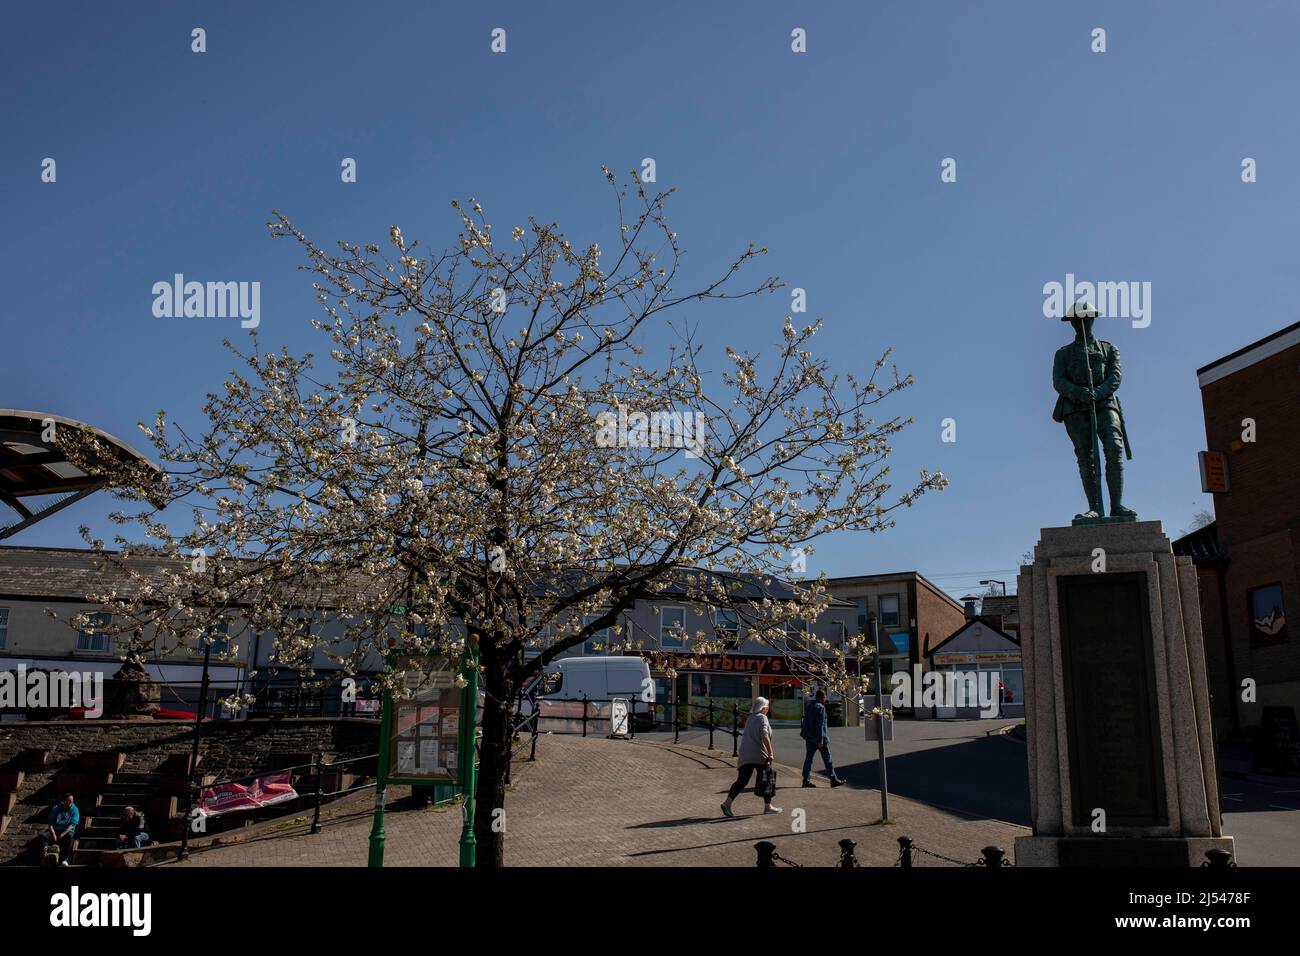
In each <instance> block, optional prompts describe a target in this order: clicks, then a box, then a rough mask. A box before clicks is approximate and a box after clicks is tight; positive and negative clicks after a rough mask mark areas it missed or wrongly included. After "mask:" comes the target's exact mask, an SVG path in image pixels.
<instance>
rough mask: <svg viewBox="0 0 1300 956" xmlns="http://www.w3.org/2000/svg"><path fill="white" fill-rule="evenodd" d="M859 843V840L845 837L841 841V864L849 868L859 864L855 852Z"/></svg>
mask: <svg viewBox="0 0 1300 956" xmlns="http://www.w3.org/2000/svg"><path fill="white" fill-rule="evenodd" d="M857 845H858V841H857V840H849V839H844V840H841V841H840V866H842V867H845V868H848V867H854V866H857V865H858V858H857V856H855V855H854V853H853V851H854V849H855V848H856V847H857Z"/></svg>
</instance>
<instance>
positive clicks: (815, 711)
mask: <svg viewBox="0 0 1300 956" xmlns="http://www.w3.org/2000/svg"><path fill="white" fill-rule="evenodd" d="M799 736H800V737H802V738H803V742H804V755H803V785H804V786H805V787H815V786H817V784H815V783H813V782H812V762H813V754H815V753H817V752H818V751H820V752H821V755H822V763H824V764H825V765H826V772H827V773H828V774H830V778H831V786H832V787H838V786H840V785H841V784H842V783H844V781H843V780H841V779H840V778H839V777H837V776H836V775H835V763H834V761H832V760H831V736H830V727H829V723H828V722H827V720H826V691H824V690H819V691H818V692H817V696H816V698H814V700H813V702H812V703H811V704H809V705H808V708H807V709H806V710H805V711H804V712H803V723H802V724H801V726H800V727H799Z"/></svg>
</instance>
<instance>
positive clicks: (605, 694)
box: [522, 657, 655, 731]
mask: <svg viewBox="0 0 1300 956" xmlns="http://www.w3.org/2000/svg"><path fill="white" fill-rule="evenodd" d="M539 680H540V685H537V684H536V683H534V685H532V686H531V687H530V688H529V690H527V691H525V699H524V701H523V704H522V713H523V716H525V717H527V716H528V715H530V714H531V713H532V705H531V703H530V702H529V699H528V695H529V694H530V692H531V691H532V690H534V689H535V690H536V692H537V700H538V702H539V704H540V709H541V714H542V718H543V720H544V722H547V721H548V720H549V718H552V717H555V718H560V717H568V718H572V717H573V716H574V715H575V714H576V715H577V717H578V720H579V721H581V711H582V703H581V701H582V700H583V698H584V697H585V698H586V699H587V700H588V701H590V703H589V704H588V711H587V713H588V716H589V717H591V718H593V719H594V718H596V717H598V716H599V717H600V718H603V719H608V718H609V701H611V700H613V699H614V698H616V697H620V698H623V699H624V700H626V701H627V702H628V705H629V709H630V710H631V711H632V712H633V713H634V714H635V715H636V724H637V726H638V727H640V726H645V725H648V724H652V723H653V722H654V703H655V682H654V681H653V680H652V679H651V678H650V665H649V663H647V662H646V659H645V658H644V657H566V658H562V659H561V660H558V661H552V662H551V663H550V664H548V665H547V666H546V670H545V671H544V672H543V674H542V676H541V677H540V678H539ZM561 702H565V703H567V704H569V705H570V706H560V705H561ZM574 707H576V708H577V709H576V710H574ZM570 711H573V713H570ZM541 729H542V730H543V731H544V730H547V729H551V728H548V727H546V726H542V727H541ZM566 729H567V728H566Z"/></svg>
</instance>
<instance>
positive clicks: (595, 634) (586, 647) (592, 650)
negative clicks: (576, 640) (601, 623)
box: [582, 614, 609, 654]
mask: <svg viewBox="0 0 1300 956" xmlns="http://www.w3.org/2000/svg"><path fill="white" fill-rule="evenodd" d="M601 617H602V615H600V614H587V615H585V616H584V617H583V619H582V626H583V627H584V628H585V627H588V626H589V625H591V624H593V623H595V622H596V621H598V620H599V619H600V618H601ZM582 653H584V654H608V653H609V628H607V627H602V628H601V629H600V630H598V631H592V632H591V636H590V637H588V638H587V639H586V640H585V641H583V643H582Z"/></svg>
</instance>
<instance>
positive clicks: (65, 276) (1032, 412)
mask: <svg viewBox="0 0 1300 956" xmlns="http://www.w3.org/2000/svg"><path fill="white" fill-rule="evenodd" d="M300 6H301V10H295V9H292V8H291V7H290V5H288V4H266V3H221V4H216V3H157V4H148V3H132V4H124V5H112V6H111V7H110V5H106V4H87V3H71V4H60V5H58V7H57V9H51V8H50V5H43V7H42V9H40V10H26V11H21V12H20V11H15V10H14V9H12V8H10V9H7V10H6V11H5V18H6V21H7V23H6V25H5V29H4V30H2V31H0V71H3V74H4V88H5V89H6V90H7V91H8V94H7V95H6V96H5V98H4V99H5V101H6V102H5V106H4V107H3V110H4V136H3V137H2V138H0V182H2V183H3V184H4V186H3V205H4V210H5V217H4V218H5V228H4V229H3V238H2V239H0V242H3V249H4V255H3V257H2V261H3V262H4V263H5V271H4V279H5V288H6V292H7V299H8V301H7V303H6V308H5V310H4V315H3V317H2V318H0V323H3V332H4V337H3V342H4V345H3V348H2V351H3V352H4V353H5V361H4V362H3V363H2V367H3V368H4V379H3V387H0V406H6V407H18V408H29V409H37V410H41V411H51V412H55V413H58V414H62V415H66V416H70V417H73V418H79V419H84V420H87V421H90V422H92V423H94V424H96V425H98V426H99V427H101V428H103V429H105V430H107V431H109V432H112V433H114V434H116V435H118V436H119V437H121V438H123V439H125V440H126V441H128V442H131V443H133V444H136V445H138V446H141V447H143V445H144V440H143V438H142V437H141V436H139V435H138V433H137V431H136V427H135V424H136V422H137V421H140V420H151V419H152V417H153V414H154V412H155V411H156V410H158V409H159V408H165V409H167V411H168V412H169V414H171V415H173V416H175V417H176V418H178V419H180V420H181V421H193V420H194V416H195V413H196V412H197V410H198V408H199V406H200V405H201V402H202V398H203V395H204V393H206V392H207V391H208V390H209V389H213V388H217V387H219V385H220V382H221V381H222V379H223V377H224V373H225V372H226V371H227V370H228V369H229V368H230V367H231V365H232V359H231V356H230V355H229V353H227V352H226V351H225V350H224V349H223V348H222V346H221V340H222V338H223V337H226V336H230V337H232V338H234V339H239V338H240V337H241V336H246V334H247V333H244V332H242V331H241V330H240V329H239V327H238V321H237V320H220V319H159V318H155V317H154V316H153V314H152V311H151V305H152V301H153V297H152V294H151V291H150V290H151V288H152V285H153V283H155V282H157V281H160V280H170V278H171V276H172V275H173V274H174V273H176V272H182V273H184V274H186V276H187V277H189V278H194V279H200V280H223V281H225V280H249V281H252V280H256V281H260V282H261V284H262V322H261V328H260V329H259V336H260V337H261V339H262V341H263V343H264V344H265V345H266V346H278V345H279V344H281V343H284V344H288V345H289V346H290V347H291V348H292V349H294V350H295V351H304V350H306V349H309V348H316V349H318V350H319V347H320V342H319V339H318V336H317V334H316V333H314V332H312V331H311V330H310V328H309V327H308V321H309V319H310V318H312V317H315V316H316V315H318V314H319V313H318V312H317V306H316V305H315V303H314V302H313V300H312V296H311V290H310V284H309V282H308V281H307V280H306V277H305V276H304V275H303V274H302V273H300V272H298V271H297V270H296V268H295V266H296V265H297V263H298V262H299V261H300V256H299V255H298V252H297V250H296V248H295V247H293V246H291V245H290V244H288V243H283V242H272V241H271V239H270V238H269V237H268V234H267V230H266V227H265V225H264V224H265V221H266V220H267V218H268V217H269V215H270V211H271V210H272V208H276V209H279V210H281V211H283V212H285V213H287V214H288V215H290V216H291V217H292V218H293V219H294V221H295V222H296V224H297V225H298V226H299V227H300V228H302V229H304V230H305V231H306V232H307V233H308V234H309V235H311V236H313V237H314V238H316V239H318V240H319V241H324V242H332V241H333V240H334V239H338V238H346V239H349V240H353V241H358V242H367V241H371V240H373V241H377V242H382V241H383V240H384V237H385V236H386V235H387V231H388V226H389V225H390V224H392V223H397V224H399V225H401V227H402V229H403V232H404V233H405V234H406V236H407V237H408V238H413V237H418V238H421V239H423V240H424V241H425V242H426V243H428V244H432V245H434V246H441V245H443V244H445V243H447V242H449V241H450V240H451V239H453V238H454V235H455V229H456V224H457V223H456V220H455V218H454V217H453V215H452V211H451V209H450V208H449V206H448V201H449V200H450V199H452V198H454V197H462V198H463V197H467V196H471V195H472V196H475V197H476V198H478V199H479V200H480V201H481V202H482V203H483V204H484V205H485V207H486V208H487V211H488V213H489V221H491V222H492V223H493V224H494V225H496V226H497V227H498V229H500V228H502V227H506V228H508V227H509V226H511V225H513V224H515V223H517V222H522V221H523V220H524V218H525V216H526V215H527V214H529V213H533V214H535V215H537V216H538V217H539V218H542V219H546V220H550V219H554V220H557V221H559V222H560V224H561V225H562V226H563V227H564V228H565V229H566V230H567V231H568V233H569V234H570V236H571V238H573V239H574V240H575V241H576V240H582V241H583V243H584V244H585V242H587V241H591V240H597V241H602V240H608V239H609V236H610V233H609V229H610V217H611V207H610V203H609V194H608V187H607V186H606V184H605V183H604V181H603V179H602V178H601V176H600V173H599V167H600V165H601V164H602V163H605V164H608V165H610V166H611V167H613V168H615V169H617V170H629V169H631V168H632V167H633V166H635V165H637V164H639V163H640V161H641V160H642V158H643V157H647V156H650V157H654V159H655V161H656V164H657V170H658V181H659V185H661V186H666V185H673V186H676V187H677V189H678V192H677V195H676V197H675V199H674V201H673V203H672V205H671V206H670V210H669V212H670V219H671V220H672V222H673V223H674V226H675V227H676V229H677V231H678V232H679V234H680V235H681V237H682V239H683V242H684V245H685V246H686V248H687V250H688V254H689V259H688V262H689V263H691V264H692V268H693V269H698V270H700V271H699V273H698V274H700V275H703V274H705V273H707V272H708V271H710V269H711V268H712V267H714V266H717V265H720V264H722V263H723V262H725V261H729V260H727V258H726V257H727V256H729V255H732V254H734V253H735V252H736V251H737V250H739V249H741V248H743V247H744V245H745V244H746V243H747V242H750V241H753V242H755V243H757V244H760V245H766V246H768V247H769V249H770V250H771V252H770V255H769V256H768V258H767V259H765V260H763V265H764V267H765V268H766V269H768V270H770V271H771V272H774V273H776V274H778V275H780V276H781V277H782V278H783V279H784V280H786V281H787V282H788V283H789V284H790V285H791V286H799V287H802V288H804V289H806V290H807V294H808V303H809V312H810V314H812V315H817V316H821V317H823V318H824V320H825V323H826V326H825V329H824V331H823V333H822V334H821V336H820V337H819V339H818V344H819V349H820V350H821V352H822V353H823V354H826V355H828V356H831V357H832V358H833V360H834V364H835V365H836V367H837V368H840V369H842V370H852V369H859V370H861V369H866V368H867V367H868V366H869V365H870V363H871V362H872V361H873V360H874V359H875V357H876V355H877V354H878V353H879V351H880V350H881V349H882V348H883V347H885V346H892V347H893V348H894V350H895V353H894V357H895V359H896V360H897V362H898V363H899V365H900V367H901V368H902V369H903V370H905V371H909V372H911V373H913V374H914V375H915V376H916V380H917V384H916V386H915V387H914V388H913V389H910V390H908V391H906V392H904V393H903V394H902V395H901V396H899V397H898V398H897V399H895V400H893V405H892V408H893V410H895V411H897V412H898V413H901V414H907V415H911V416H913V417H914V418H915V419H916V424H915V425H914V426H913V427H912V428H911V429H910V430H909V432H908V433H907V434H905V435H904V436H903V437H902V438H901V439H900V440H899V441H898V442H897V443H896V446H895V447H896V454H895V458H894V462H893V465H894V469H895V475H896V477H897V479H898V483H899V484H900V485H902V484H905V483H906V481H907V480H908V479H909V478H911V477H913V476H915V474H916V473H917V471H918V469H919V468H921V467H923V466H924V467H929V468H931V469H938V470H942V471H943V472H944V473H945V474H947V475H948V476H949V478H950V479H951V481H952V485H951V487H950V488H949V489H948V490H947V491H945V492H943V493H941V494H938V495H929V496H926V497H925V498H923V499H922V501H921V502H920V503H919V504H918V505H917V506H916V507H914V508H912V509H910V510H907V511H903V512H901V513H900V514H899V524H898V527H897V528H895V529H893V530H892V531H889V532H887V533H886V534H884V535H880V536H840V537H837V538H834V539H828V540H825V541H823V542H822V543H821V544H820V545H819V546H818V551H817V553H816V555H814V556H811V557H810V559H809V571H810V572H811V573H818V572H820V571H822V570H826V571H827V572H828V573H830V574H832V575H842V574H853V573H866V572H873V571H888V570H899V569H916V570H919V571H921V572H922V573H924V574H927V575H929V576H931V577H932V578H934V579H936V580H937V581H938V582H939V583H940V584H941V585H942V586H944V587H945V588H948V589H949V590H951V591H952V592H953V593H954V594H960V593H962V592H963V591H964V590H966V589H969V588H971V587H973V586H974V584H975V581H976V579H978V578H980V577H987V576H992V577H996V578H1002V579H1007V580H1008V583H1009V584H1011V586H1012V587H1014V581H1013V580H1012V577H1013V574H1014V570H1013V569H1014V567H1015V565H1016V564H1017V563H1018V561H1019V558H1020V555H1021V554H1022V552H1024V551H1025V550H1027V549H1029V548H1031V547H1032V546H1033V544H1034V543H1035V541H1036V539H1037V536H1038V529H1039V528H1041V527H1044V526H1049V525H1058V524H1064V523H1067V522H1068V520H1069V518H1070V517H1071V516H1072V515H1073V514H1074V513H1075V512H1076V511H1079V510H1082V500H1081V491H1080V488H1079V483H1078V478H1077V474H1076V472H1075V468H1074V463H1073V460H1072V456H1071V452H1070V448H1069V443H1068V440H1067V438H1066V436H1065V433H1064V429H1063V428H1062V427H1061V426H1060V425H1057V424H1056V423H1054V422H1052V421H1051V419H1050V412H1051V407H1052V402H1053V399H1054V395H1053V393H1052V392H1051V385H1050V368H1051V359H1052V353H1053V351H1054V350H1055V349H1056V348H1057V347H1058V346H1059V345H1061V344H1063V343H1064V342H1065V341H1066V340H1067V339H1068V337H1069V334H1068V327H1067V326H1065V325H1063V324H1062V323H1060V322H1057V321H1055V320H1050V319H1047V318H1044V316H1043V313H1042V304H1043V295H1042V287H1043V284H1044V283H1045V282H1049V281H1053V280H1055V281H1060V282H1063V281H1064V280H1065V276H1066V273H1074V274H1075V275H1076V276H1077V277H1078V278H1079V279H1080V280H1084V279H1087V280H1093V281H1098V280H1106V281H1129V280H1132V281H1146V282H1150V283H1151V284H1152V301H1151V319H1152V321H1151V324H1150V326H1149V327H1147V328H1144V329H1135V328H1133V327H1132V326H1131V325H1130V323H1129V322H1128V321H1125V320H1119V319H1112V320H1103V322H1102V323H1100V326H1099V329H1098V334H1099V335H1100V336H1101V337H1103V338H1107V339H1109V340H1110V341H1112V342H1114V343H1115V344H1116V345H1118V346H1119V348H1120V349H1121V351H1122V353H1123V357H1124V366H1125V370H1126V374H1127V379H1126V381H1125V383H1124V386H1123V388H1122V389H1121V392H1120V394H1121V396H1122V398H1123V401H1124V407H1125V412H1126V415H1127V417H1128V425H1129V432H1130V436H1131V438H1132V441H1133V446H1134V455H1135V458H1134V460H1133V461H1132V462H1131V463H1130V464H1129V469H1128V488H1129V493H1128V496H1127V504H1129V505H1130V506H1131V507H1133V508H1135V509H1136V510H1137V512H1138V513H1139V515H1140V516H1141V517H1142V518H1153V519H1159V520H1161V521H1163V522H1164V523H1165V529H1166V531H1167V532H1168V533H1170V534H1171V536H1172V535H1175V534H1177V533H1178V532H1179V531H1180V530H1181V529H1182V528H1185V527H1186V526H1187V525H1188V523H1189V522H1190V520H1191V517H1192V515H1193V514H1194V513H1195V512H1196V511H1198V510H1199V509H1201V508H1204V507H1209V506H1210V500H1209V496H1207V495H1203V494H1202V493H1201V491H1200V484H1199V479H1198V475H1197V467H1196V452H1197V451H1198V450H1200V449H1202V448H1203V447H1204V427H1203V420H1202V415H1201V405H1200V397H1199V392H1198V390H1197V387H1196V378H1195V369H1196V368H1197V367H1198V366H1201V365H1204V364H1206V363H1207V362H1209V361H1211V360H1213V359H1215V358H1217V357H1219V356H1221V355H1224V354H1226V353H1228V352H1230V351H1233V350H1235V349H1237V348H1239V347H1241V346H1242V345H1245V344H1247V343H1249V342H1251V341H1254V340H1255V339H1257V338H1260V337H1262V336H1264V335H1266V334H1268V333H1270V332H1272V331H1274V330H1276V329H1278V328H1281V327H1283V326H1285V325H1288V324H1290V323H1292V322H1294V321H1295V318H1296V315H1295V297H1294V292H1293V286H1292V282H1294V279H1295V276H1296V272H1297V249H1300V244H1298V243H1297V229H1298V227H1297V221H1296V216H1295V210H1296V209H1297V208H1300V183H1298V182H1297V180H1296V177H1295V176H1294V175H1293V172H1292V164H1293V163H1294V161H1295V157H1296V156H1300V124H1297V123H1296V121H1295V104H1296V102H1297V95H1296V94H1297V92H1298V90H1297V79H1298V77H1300V66H1298V65H1297V62H1296V60H1295V55H1294V51H1295V49H1296V42H1297V38H1298V36H1300V7H1297V6H1296V5H1295V4H1293V3H1283V2H1277V3H1268V2H1250V3H1244V4H1236V5H1230V4H1226V3H1217V4H1210V3H1192V2H1178V3H1174V2H1169V3H1151V2H1135V3H1097V4H1089V5H1087V6H1088V8H1087V9H1086V10H1085V9H1082V8H1081V7H1082V5H1072V4H1064V3H1031V2H1016V3H1011V2H999V3H993V2H989V3H956V2H951V3H948V2H945V3H904V2H897V3H875V2H872V3H862V2H852V3H819V4H816V5H815V7H812V6H811V5H810V9H808V10H806V11H804V10H799V9H797V8H796V7H795V5H792V4H789V3H763V2H754V3H745V4H721V3H719V4H700V3H689V2H684V3H671V2H660V3H655V4H649V5H647V4H627V3H621V4H620V3H599V4H597V3H585V2H584V3H565V4H562V5H547V6H546V8H545V9H539V8H538V7H539V6H540V5H535V4H524V3H509V4H505V3H495V4H494V3H487V4H479V3H475V4H449V3H438V4H423V3H416V4H412V3H403V4H396V3H384V2H370V3H366V4H357V3H337V2H321V3H313V4H310V5H306V4H304V5H300ZM196 26H201V27H203V28H204V29H206V31H207V43H208V52H206V53H204V54H195V53H192V52H191V51H190V31H191V29H192V28H194V27H196ZM495 27H502V28H504V29H505V30H506V31H507V52H506V53H505V54H500V55H496V54H493V53H492V52H491V51H490V49H489V43H490V32H491V31H492V29H493V28H495ZM795 27H803V28H804V29H806V30H807V36H808V52H807V53H806V54H801V55H796V54H794V53H792V52H791V50H790V31H791V30H792V29H793V28H795ZM1095 27H1102V28H1104V29H1105V30H1106V31H1107V47H1108V49H1107V52H1105V53H1104V54H1097V53H1093V52H1091V51H1090V42H1091V38H1090V34H1091V31H1092V29H1093V28H1095ZM45 157H53V158H54V159H56V161H57V163H58V167H57V169H58V181H57V182H56V183H54V184H48V183H42V182H41V181H40V172H41V161H42V159H44V158H45ZM344 157H353V158H355V159H356V160H357V164H358V182H357V183H356V184H343V183H342V182H341V181H340V176H339V169H340V162H341V161H342V159H343V158H344ZM945 157H952V158H955V159H956V160H957V182H955V183H946V184H945V183H941V182H940V176H939V173H940V162H941V160H943V159H944V158H945ZM1245 157H1251V158H1254V159H1255V160H1256V161H1257V163H1258V177H1259V181H1258V182H1256V183H1253V184H1244V183H1242V181H1241V176H1240V172H1241V161H1242V159H1243V158H1245ZM756 277H757V274H756ZM788 309H789V298H788V296H786V295H784V294H782V295H778V296H776V297H769V298H765V299H759V300H747V301H746V302H744V303H735V304H723V305H721V306H706V307H703V308H700V309H698V310H696V311H694V312H692V313H691V315H690V317H691V318H692V319H693V320H695V321H698V322H699V326H700V332H701V336H702V340H703V341H704V342H705V343H706V344H707V345H708V346H709V347H710V348H711V349H713V350H714V354H716V355H719V356H720V355H721V350H722V348H723V346H724V344H726V343H732V344H734V345H736V346H738V347H742V348H748V349H751V350H756V349H760V348H761V347H763V346H765V345H766V344H767V343H770V342H772V341H775V340H776V337H777V336H778V335H779V330H780V325H781V322H782V320H783V318H784V316H785V314H786V312H787V311H788ZM650 344H651V345H653V340H652V342H651V343H650ZM947 417H952V418H955V419H956V420H957V438H958V440H957V441H956V442H955V443H944V442H942V441H941V440H940V438H941V421H942V420H943V419H944V418H947ZM110 505H111V502H110V500H109V499H108V498H107V497H106V496H101V497H96V498H91V499H89V500H88V501H85V502H82V503H79V504H78V505H76V506H74V507H72V508H71V509H69V510H67V511H65V512H64V513H62V514H60V515H58V516H55V517H54V518H51V519H50V520H48V521H46V522H45V523H44V524H42V525H38V526H36V527H34V528H32V529H30V530H28V531H26V532H24V533H22V534H20V535H19V536H18V537H15V538H13V539H11V540H10V541H8V542H6V543H11V544H31V545H72V546H76V545H78V544H80V539H79V538H78V535H77V530H76V529H77V526H78V525H79V524H81V523H87V524H90V525H91V526H92V527H94V528H95V529H96V530H98V531H100V532H101V533H108V532H109V531H110V528H109V526H108V523H107V522H106V521H105V520H104V518H103V516H104V515H105V514H106V513H107V511H108V510H109V507H110Z"/></svg>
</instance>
